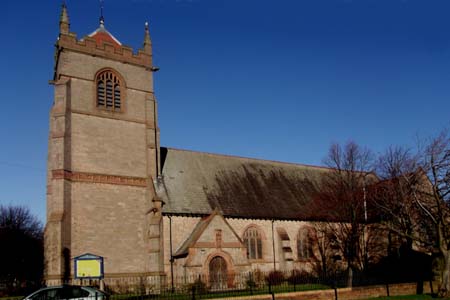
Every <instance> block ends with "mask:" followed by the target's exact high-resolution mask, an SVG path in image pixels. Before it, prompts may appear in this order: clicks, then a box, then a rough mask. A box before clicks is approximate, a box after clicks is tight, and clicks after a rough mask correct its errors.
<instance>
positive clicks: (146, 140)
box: [45, 5, 329, 287]
mask: <svg viewBox="0 0 450 300" xmlns="http://www.w3.org/2000/svg"><path fill="white" fill-rule="evenodd" d="M143 36H144V40H143V46H142V48H141V49H139V50H137V51H134V50H133V49H131V48H130V47H127V46H125V45H123V44H122V42H121V41H119V40H118V39H117V38H115V37H114V35H113V34H112V33H110V32H109V31H108V30H107V29H106V25H105V22H104V20H103V19H101V20H100V25H99V27H98V28H97V29H96V30H95V31H93V32H92V33H91V34H88V35H86V36H84V37H82V38H79V37H78V36H77V35H76V34H75V33H73V32H71V31H70V22H69V15H68V11H67V7H66V6H65V5H64V6H63V8H62V12H61V16H60V23H59V37H58V40H57V42H56V52H55V65H54V77H53V80H52V81H51V84H52V85H53V86H54V100H53V105H52V108H51V111H50V132H49V140H48V175H47V223H46V228H45V280H46V282H47V284H50V285H53V284H60V283H62V282H69V281H70V280H72V279H73V278H74V258H75V257H78V256H80V255H83V254H86V253H90V254H94V255H98V256H101V257H103V258H104V280H105V282H113V281H114V280H122V279H126V278H135V277H136V278H137V277H139V278H165V280H174V279H173V278H178V277H183V276H197V275H201V276H204V278H206V281H209V282H208V284H209V285H210V286H212V285H214V284H216V285H221V286H227V287H232V286H233V284H234V279H233V278H234V277H235V276H237V274H240V273H243V272H250V271H261V272H269V271H272V270H282V271H289V270H293V269H296V270H306V271H308V270H309V271H310V270H312V268H313V266H312V265H313V263H314V261H315V254H314V253H315V252H316V249H315V245H313V244H312V243H311V238H310V237H311V235H313V234H314V232H313V230H312V228H311V226H310V224H311V223H309V221H311V220H312V217H311V211H310V210H309V209H308V203H309V202H310V200H311V199H310V196H311V192H310V187H311V184H312V183H313V182H315V181H318V180H319V179H320V178H321V176H322V175H323V174H324V173H326V172H329V169H327V168H323V167H315V166H306V165H299V164H290V163H282V162H274V161H266V160H259V159H251V158H242V157H236V156H227V155H220V154H211V153H204V152H195V151H186V150H180V149H173V148H169V147H162V146H160V142H159V139H160V128H159V126H158V114H157V101H156V97H155V94H154V89H153V76H154V74H155V71H157V70H158V68H156V67H155V66H154V64H153V59H152V42H151V39H150V34H149V27H148V24H146V25H145V28H144V32H143ZM174 84H175V85H176V83H174ZM161 101H164V99H162V100H161Z"/></svg>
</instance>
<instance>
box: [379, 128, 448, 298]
mask: <svg viewBox="0 0 450 300" xmlns="http://www.w3.org/2000/svg"><path fill="white" fill-rule="evenodd" d="M380 163H381V172H380V173H381V174H382V175H383V176H384V177H385V178H386V180H385V181H384V182H382V183H380V184H378V186H377V188H376V189H375V192H374V195H375V198H376V200H375V202H376V204H377V205H378V207H380V208H382V210H383V212H384V213H385V214H386V218H385V224H386V225H387V226H388V227H389V228H390V229H391V230H393V231H394V232H395V233H396V234H398V235H399V236H401V237H402V238H403V239H404V240H406V242H407V245H409V247H412V245H413V243H414V245H415V246H416V247H419V248H422V249H428V250H430V251H435V252H437V253H438V254H439V255H440V256H441V258H442V260H443V264H442V265H441V274H442V276H441V283H440V288H439V293H440V295H441V296H449V295H450V278H449V276H450V274H449V272H450V207H449V201H450V137H449V133H448V131H444V132H442V133H441V134H439V135H438V136H435V137H433V138H430V139H428V140H426V141H425V143H424V145H423V146H422V147H420V148H419V150H418V151H417V153H416V154H414V155H413V154H410V152H409V151H407V150H405V149H401V148H391V149H390V150H388V151H387V152H386V153H385V154H384V155H383V156H382V157H381V159H380Z"/></svg>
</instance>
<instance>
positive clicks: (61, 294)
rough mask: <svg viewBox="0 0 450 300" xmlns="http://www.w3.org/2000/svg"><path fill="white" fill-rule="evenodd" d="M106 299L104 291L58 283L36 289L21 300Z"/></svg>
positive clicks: (106, 295)
mask: <svg viewBox="0 0 450 300" xmlns="http://www.w3.org/2000/svg"><path fill="white" fill-rule="evenodd" d="M61 299H71V300H108V299H109V297H108V294H106V293H105V292H103V291H101V290H99V289H97V288H94V287H87V286H76V285H60V286H50V287H46V288H42V289H40V290H37V291H36V292H34V293H32V294H30V295H28V296H26V297H25V298H23V300H61Z"/></svg>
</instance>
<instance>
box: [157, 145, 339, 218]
mask: <svg viewBox="0 0 450 300" xmlns="http://www.w3.org/2000/svg"><path fill="white" fill-rule="evenodd" d="M161 162H162V164H161V165H162V178H161V179H159V180H158V181H157V184H156V189H157V193H158V195H159V197H160V198H161V199H162V200H163V201H164V202H165V204H164V206H163V214H166V215H167V214H174V215H209V214H211V213H212V212H213V211H214V210H215V209H217V210H218V211H219V212H220V213H221V214H222V215H223V216H225V217H238V218H250V219H287V220H293V219H296V220H298V219H301V220H311V219H314V217H313V216H312V215H313V214H312V212H311V211H310V207H309V205H308V204H309V203H310V202H311V201H312V198H313V194H314V191H315V188H316V186H317V185H316V184H317V182H318V181H319V180H320V178H321V176H323V174H324V173H325V172H329V171H330V169H328V168H324V167H315V166H307V165H300V164H291V163H282V162H275V161H266V160H258V159H250V158H242V157H236V156H227V155H219V154H210V153H203V152H194V151H187V150H177V149H171V148H161Z"/></svg>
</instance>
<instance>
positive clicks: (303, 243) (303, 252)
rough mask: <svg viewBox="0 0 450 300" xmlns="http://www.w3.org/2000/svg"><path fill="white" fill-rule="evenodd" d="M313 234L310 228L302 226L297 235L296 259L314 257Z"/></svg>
mask: <svg viewBox="0 0 450 300" xmlns="http://www.w3.org/2000/svg"><path fill="white" fill-rule="evenodd" d="M314 237H315V234H314V232H313V231H312V230H311V229H310V228H302V229H300V231H299V232H298V236H297V253H298V259H306V260H309V259H312V258H313V257H314V250H313V245H314V241H315V238H314Z"/></svg>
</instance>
